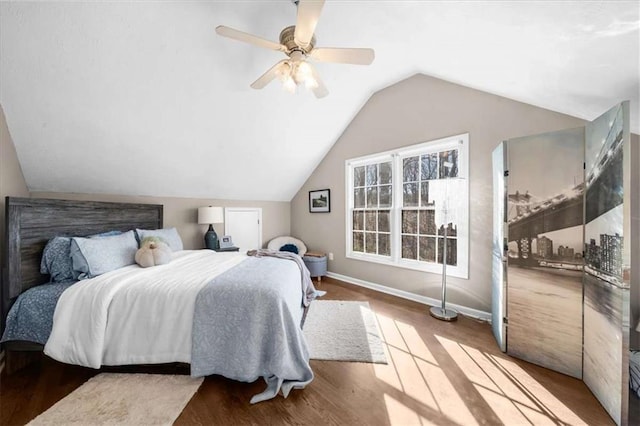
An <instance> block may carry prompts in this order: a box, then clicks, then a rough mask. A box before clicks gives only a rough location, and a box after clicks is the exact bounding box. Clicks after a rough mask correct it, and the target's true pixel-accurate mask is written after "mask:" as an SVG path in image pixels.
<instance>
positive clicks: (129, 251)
mask: <svg viewBox="0 0 640 426" xmlns="http://www.w3.org/2000/svg"><path fill="white" fill-rule="evenodd" d="M137 250H138V242H137V241H136V237H135V234H134V232H133V231H129V232H124V233H122V234H119V235H114V236H110V237H101V238H79V237H74V238H72V240H71V259H72V261H73V269H74V271H77V272H78V273H79V275H78V279H81V280H83V279H86V278H93V277H97V276H98V275H102V274H104V273H106V272H110V271H113V270H115V269H118V268H122V267H123V266H127V265H133V264H134V263H136V261H135V255H136V251H137Z"/></svg>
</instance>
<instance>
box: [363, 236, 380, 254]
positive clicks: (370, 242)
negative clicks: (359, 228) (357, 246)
mask: <svg viewBox="0 0 640 426" xmlns="http://www.w3.org/2000/svg"><path fill="white" fill-rule="evenodd" d="M365 236H366V238H365V251H366V252H367V253H373V254H376V253H377V252H378V249H377V247H378V244H377V241H376V237H377V234H376V233H375V232H366V233H365Z"/></svg>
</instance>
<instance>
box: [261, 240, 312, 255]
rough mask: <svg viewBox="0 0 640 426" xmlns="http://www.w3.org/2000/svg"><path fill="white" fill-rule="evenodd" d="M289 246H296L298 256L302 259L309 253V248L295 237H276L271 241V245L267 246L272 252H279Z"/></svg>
mask: <svg viewBox="0 0 640 426" xmlns="http://www.w3.org/2000/svg"><path fill="white" fill-rule="evenodd" d="M287 244H293V245H294V246H296V247H298V255H299V256H300V257H302V256H304V254H305V253H306V252H307V246H305V245H304V243H303V242H302V241H300V240H299V239H297V238H294V237H276V238H274V239H273V240H271V241H269V244H267V248H268V249H270V250H278V251H279V250H280V247H282V246H284V245H287Z"/></svg>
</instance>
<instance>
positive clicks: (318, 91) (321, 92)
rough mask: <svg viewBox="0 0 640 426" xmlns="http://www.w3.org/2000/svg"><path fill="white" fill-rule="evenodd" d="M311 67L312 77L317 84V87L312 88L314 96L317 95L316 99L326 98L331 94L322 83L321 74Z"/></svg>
mask: <svg viewBox="0 0 640 426" xmlns="http://www.w3.org/2000/svg"><path fill="white" fill-rule="evenodd" d="M309 67H310V68H311V76H312V77H313V79H314V80H315V82H316V85H315V87H311V90H312V91H313V94H314V95H316V98H324V97H325V96H327V95H328V94H329V90H328V89H327V86H325V85H324V83H323V82H322V79H321V78H320V74H318V71H316V68H315V67H314V66H312V65H311V64H309Z"/></svg>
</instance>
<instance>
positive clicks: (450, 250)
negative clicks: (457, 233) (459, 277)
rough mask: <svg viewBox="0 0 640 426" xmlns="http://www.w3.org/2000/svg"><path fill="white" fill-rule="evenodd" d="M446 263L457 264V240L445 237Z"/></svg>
mask: <svg viewBox="0 0 640 426" xmlns="http://www.w3.org/2000/svg"><path fill="white" fill-rule="evenodd" d="M447 265H451V266H456V265H458V240H457V239H455V238H447Z"/></svg>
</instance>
